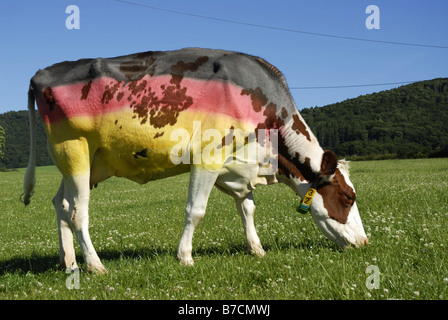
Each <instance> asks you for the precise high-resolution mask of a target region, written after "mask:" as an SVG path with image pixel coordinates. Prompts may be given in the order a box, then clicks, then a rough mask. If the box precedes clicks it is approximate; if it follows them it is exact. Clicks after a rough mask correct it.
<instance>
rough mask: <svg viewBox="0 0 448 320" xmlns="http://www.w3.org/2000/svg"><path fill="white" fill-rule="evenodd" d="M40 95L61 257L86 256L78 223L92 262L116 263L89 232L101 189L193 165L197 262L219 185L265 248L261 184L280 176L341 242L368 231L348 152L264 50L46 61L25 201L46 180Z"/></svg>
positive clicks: (185, 256)
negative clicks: (300, 103)
mask: <svg viewBox="0 0 448 320" xmlns="http://www.w3.org/2000/svg"><path fill="white" fill-rule="evenodd" d="M35 101H36V103H37V106H38V109H39V114H40V117H41V119H42V121H43V123H44V126H45V130H46V133H47V137H48V151H49V153H50V156H51V158H52V159H53V161H54V163H55V165H56V166H57V167H58V169H59V170H60V171H61V173H62V176H63V178H62V182H61V185H60V188H59V191H58V192H57V194H56V196H55V197H54V198H53V204H54V207H55V209H56V213H57V221H58V232H59V241H60V254H61V257H60V258H61V265H62V266H65V267H76V261H75V251H74V247H73V233H75V235H76V237H77V240H78V243H79V244H80V246H81V249H82V253H83V256H84V260H85V262H86V265H87V269H88V270H89V271H92V272H100V273H101V272H106V269H105V268H104V267H103V265H102V263H101V261H100V259H99V257H98V255H97V253H96V251H95V249H94V247H93V245H92V242H91V240H90V236H89V232H88V204H89V196H90V189H91V188H92V187H96V186H97V184H98V183H99V182H101V181H104V180H106V179H108V178H109V177H111V176H117V177H125V178H128V179H130V180H133V181H136V182H138V183H146V182H148V181H151V180H155V179H161V178H165V177H168V176H173V175H176V174H180V173H183V172H188V171H190V185H189V191H188V200H187V205H186V210H185V211H186V217H185V226H184V230H183V234H182V236H181V239H180V243H179V247H178V251H177V256H178V258H179V259H180V261H181V263H183V264H186V265H192V264H193V259H192V256H191V251H192V238H193V231H194V229H195V227H196V226H197V225H198V223H199V222H200V221H201V219H202V217H203V216H204V214H205V209H206V205H207V200H208V197H209V194H210V191H211V189H212V187H213V186H216V187H217V188H218V189H220V190H222V191H223V192H225V193H227V194H229V195H231V196H232V197H234V198H235V201H236V206H237V209H238V211H239V213H240V215H241V218H242V221H243V226H244V230H245V234H246V238H247V244H248V249H249V251H250V252H251V253H253V254H255V255H258V256H263V255H264V254H265V252H264V250H263V248H262V245H261V243H260V239H259V238H258V236H257V233H256V230H255V226H254V211H255V204H254V198H253V193H252V191H253V190H254V189H255V187H256V186H257V185H267V184H272V183H276V182H283V183H285V184H287V185H288V186H290V187H291V188H292V190H293V191H294V192H295V193H296V194H298V195H299V196H300V197H301V198H303V199H304V200H303V201H302V204H301V207H300V208H299V210H300V211H302V212H307V210H308V209H310V211H311V215H312V218H313V219H314V221H315V222H316V224H317V225H318V226H319V228H320V229H321V230H322V232H323V233H324V234H325V235H326V236H327V237H328V238H329V239H331V240H333V241H334V242H336V243H337V244H339V245H340V246H342V247H347V246H350V244H352V245H355V246H358V245H362V244H366V243H367V237H366V234H365V232H364V229H363V226H362V223H361V219H360V216H359V213H358V208H357V206H356V203H355V198H356V194H355V190H354V188H353V185H352V183H351V182H350V180H349V176H348V166H347V164H346V163H345V162H338V160H337V157H336V155H335V154H334V153H333V152H331V151H328V150H327V151H324V150H323V149H322V148H321V147H320V145H319V143H318V141H317V139H316V137H315V136H314V134H313V133H312V132H311V130H310V129H309V127H308V126H307V124H306V123H305V121H304V120H303V118H302V116H301V115H300V114H299V112H298V110H297V108H296V106H295V104H294V101H293V99H292V97H291V94H290V92H289V89H288V86H287V84H286V81H285V78H284V77H283V75H282V74H281V73H280V71H278V70H277V69H276V68H275V67H274V66H272V65H271V64H269V63H267V62H266V61H265V60H263V59H261V58H258V57H254V56H250V55H246V54H242V53H236V52H229V51H222V50H209V49H199V48H187V49H182V50H178V51H167V52H143V53H137V54H131V55H127V56H121V57H115V58H109V59H102V58H98V59H82V60H78V61H73V62H68V61H66V62H61V63H57V64H55V65H52V66H50V67H48V68H46V69H44V70H39V71H38V72H37V73H36V74H35V75H34V77H33V78H32V79H31V84H30V89H29V92H28V110H29V113H30V124H31V147H30V162H29V165H28V169H27V172H26V175H25V179H24V193H23V195H22V196H23V202H24V203H25V205H28V204H29V203H30V197H31V195H32V194H33V189H34V184H35V177H34V176H35V174H34V171H35V132H34V128H35V119H34V102H35ZM254 146H255V147H256V148H252V147H254ZM254 150H257V152H256V156H254V152H253V151H254ZM259 150H262V151H263V152H264V153H262V156H260V157H259V156H258V155H259V152H258V151H259ZM311 199H312V202H311ZM279 214H280V213H279Z"/></svg>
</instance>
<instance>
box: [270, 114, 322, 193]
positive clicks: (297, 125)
mask: <svg viewBox="0 0 448 320" xmlns="http://www.w3.org/2000/svg"><path fill="white" fill-rule="evenodd" d="M291 109H292V108H291ZM290 112H291V114H290V116H289V117H288V118H287V119H286V120H285V124H284V125H283V126H282V127H281V128H280V130H279V133H280V134H279V141H278V149H279V159H278V160H279V161H278V165H279V166H278V168H279V175H280V176H283V177H285V178H292V179H293V180H294V181H295V182H296V183H304V184H306V183H310V182H312V181H313V180H314V179H315V178H316V174H317V173H318V172H319V171H320V165H321V162H322V155H323V150H322V148H321V146H320V145H319V142H318V141H317V139H316V137H315V136H314V134H313V133H312V132H311V130H310V128H309V127H308V125H307V124H306V123H305V121H304V119H303V118H302V116H301V115H300V114H299V112H298V111H297V109H296V107H295V106H294V109H292V110H291V111H290ZM280 178H281V177H280Z"/></svg>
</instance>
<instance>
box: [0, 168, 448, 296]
mask: <svg viewBox="0 0 448 320" xmlns="http://www.w3.org/2000/svg"><path fill="white" fill-rule="evenodd" d="M23 175H24V170H23V169H22V170H19V171H18V172H6V173H0V299H448V256H447V246H448V233H447V232H446V230H447V227H448V192H447V191H448V185H447V184H448V159H431V160H428V159H419V160H386V161H371V162H352V168H351V177H352V181H353V182H354V184H355V186H356V189H357V194H358V196H357V202H358V207H359V210H360V213H361V217H362V219H363V222H364V227H365V229H366V232H367V234H368V236H369V238H370V245H368V246H367V247H365V248H362V249H354V250H346V251H341V250H339V249H338V248H337V247H336V246H335V245H333V244H332V243H331V242H330V241H328V240H327V239H326V238H324V236H323V235H322V234H321V233H320V231H319V230H318V229H317V227H316V226H315V225H314V223H313V222H312V220H311V218H310V217H309V216H308V215H307V216H302V215H299V214H298V213H297V212H296V211H295V207H296V205H297V204H298V202H299V200H298V199H297V198H296V197H295V195H294V194H293V192H292V191H290V190H289V189H288V188H287V187H286V186H284V185H280V184H279V185H274V186H269V187H260V188H259V189H257V190H256V191H255V200H256V204H257V210H256V215H255V218H256V220H255V222H256V227H257V230H258V234H259V236H260V239H261V241H262V244H263V246H264V248H265V250H266V256H265V257H264V258H262V259H259V258H256V257H253V256H251V255H249V254H247V253H246V244H245V238H244V232H243V229H242V223H241V220H240V217H239V215H238V213H237V211H236V208H235V204H234V201H233V200H232V199H231V198H230V197H228V196H227V195H224V194H223V193H221V192H219V191H218V190H216V189H214V190H213V191H212V194H211V196H210V201H209V205H208V209H207V214H206V216H205V218H204V219H203V221H202V222H201V224H200V225H199V227H198V228H197V229H196V232H195V236H194V239H193V258H194V259H195V266H194V267H193V268H189V267H184V266H181V265H180V264H179V262H178V261H177V260H176V258H175V253H176V248H177V244H178V241H179V239H180V236H181V233H182V230H183V223H184V207H185V202H186V197H187V189H188V175H180V176H177V177H173V178H168V179H165V180H160V181H154V182H150V183H148V184H146V185H143V186H140V185H137V184H135V183H133V182H130V181H127V180H124V179H110V180H108V181H105V182H104V183H100V185H99V187H98V189H94V190H93V191H92V193H91V202H90V234H91V237H92V240H93V243H94V245H95V248H96V249H97V251H98V254H99V256H100V258H101V259H102V261H103V264H104V265H105V266H106V268H107V269H108V270H109V273H108V274H107V275H103V276H97V275H92V274H89V273H87V272H85V271H83V268H85V264H84V263H83V260H82V255H81V252H80V250H79V246H78V245H77V244H76V245H75V247H76V249H77V253H78V262H80V266H81V269H82V270H81V273H80V288H79V289H72V290H69V289H67V287H66V280H67V278H68V277H69V276H70V275H69V274H66V273H65V271H64V270H59V269H58V268H57V265H58V262H59V248H58V238H57V229H56V214H55V212H54V209H53V206H52V203H51V199H52V197H53V196H54V194H55V193H56V191H57V189H58V186H59V183H60V174H59V173H58V172H57V170H56V169H55V168H54V167H39V168H38V169H37V188H36V191H35V195H34V197H33V198H32V202H31V204H30V206H29V207H28V208H24V206H23V204H21V203H20V202H19V196H20V194H21V187H22V181H23ZM369 265H375V266H377V267H378V270H379V272H380V280H379V284H380V288H379V289H370V290H369V289H368V288H367V287H366V279H367V277H368V276H369V274H366V268H367V266H369Z"/></svg>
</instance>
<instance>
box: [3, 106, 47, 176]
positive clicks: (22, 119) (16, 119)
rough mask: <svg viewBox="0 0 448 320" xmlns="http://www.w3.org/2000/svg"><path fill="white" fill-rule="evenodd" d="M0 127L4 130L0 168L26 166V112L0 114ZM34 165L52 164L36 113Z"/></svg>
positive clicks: (28, 147)
mask: <svg viewBox="0 0 448 320" xmlns="http://www.w3.org/2000/svg"><path fill="white" fill-rule="evenodd" d="M0 126H1V127H3V129H4V130H5V148H4V150H3V151H4V157H3V159H0V168H1V167H5V168H8V169H11V168H23V167H26V166H27V165H28V160H29V154H30V127H29V119H28V111H9V112H6V113H3V114H0ZM36 133H37V137H36V139H37V141H36V146H37V150H36V165H38V166H45V165H49V164H53V162H52V161H51V159H50V156H49V155H48V152H47V136H46V135H45V130H44V126H43V124H42V121H41V120H40V117H39V113H38V112H37V111H36Z"/></svg>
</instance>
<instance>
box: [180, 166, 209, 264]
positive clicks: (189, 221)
mask: <svg viewBox="0 0 448 320" xmlns="http://www.w3.org/2000/svg"><path fill="white" fill-rule="evenodd" d="M217 177H218V172H210V171H207V170H205V169H202V168H200V167H197V166H192V168H191V173H190V185H189V189H188V200H187V206H186V208H185V225H184V231H183V233H182V237H181V239H180V243H179V247H178V249H177V257H178V259H179V260H180V262H181V263H182V264H185V265H189V266H192V265H193V263H194V262H193V258H192V256H191V251H192V248H193V245H192V242H193V232H194V229H195V227H196V226H197V225H198V224H199V222H200V221H201V220H202V218H203V217H204V215H205V209H206V207H207V201H208V197H209V195H210V191H211V190H212V188H213V185H214V184H215V182H216V179H217Z"/></svg>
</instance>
